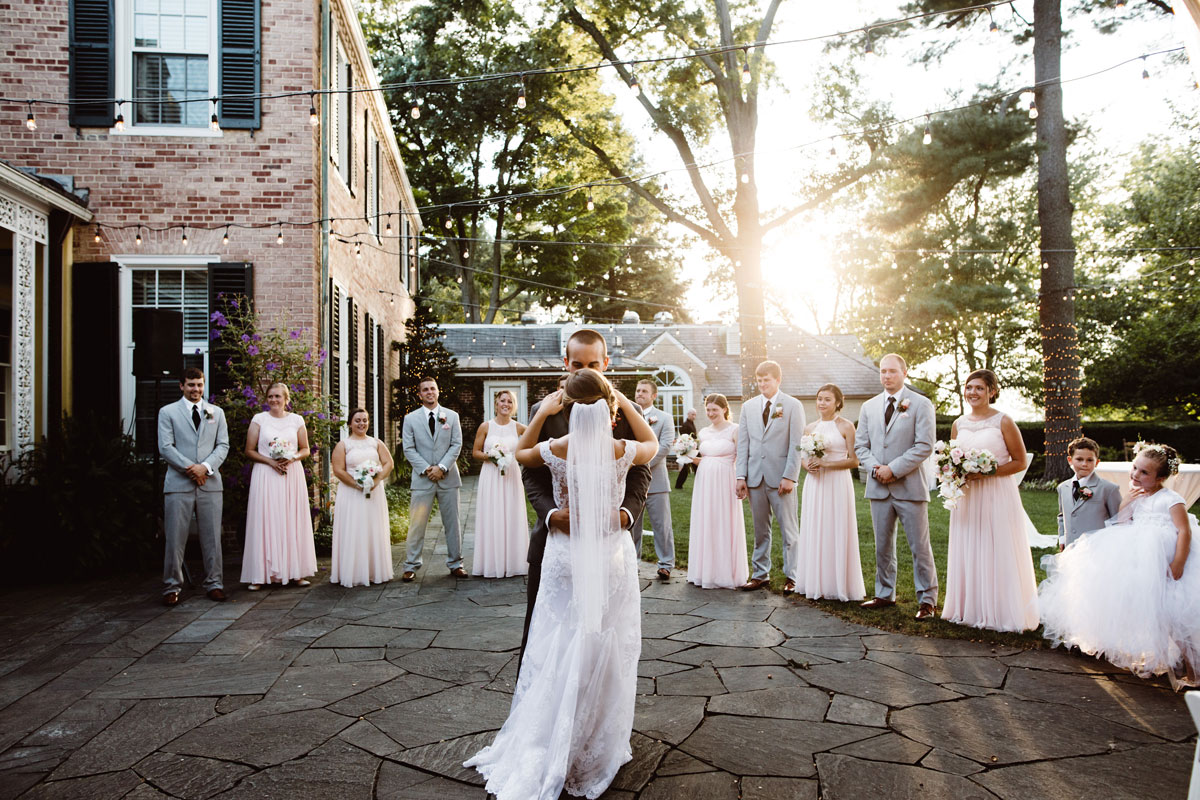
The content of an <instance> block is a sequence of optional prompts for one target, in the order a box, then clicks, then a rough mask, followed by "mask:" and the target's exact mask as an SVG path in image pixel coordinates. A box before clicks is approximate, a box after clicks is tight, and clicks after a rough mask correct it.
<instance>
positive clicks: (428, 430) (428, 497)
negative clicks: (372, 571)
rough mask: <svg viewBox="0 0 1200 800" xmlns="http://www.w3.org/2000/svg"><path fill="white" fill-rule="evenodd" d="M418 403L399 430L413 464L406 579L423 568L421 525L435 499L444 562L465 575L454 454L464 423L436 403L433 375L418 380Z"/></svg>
mask: <svg viewBox="0 0 1200 800" xmlns="http://www.w3.org/2000/svg"><path fill="white" fill-rule="evenodd" d="M417 395H418V396H419V397H420V398H421V407H420V408H418V409H416V410H415V411H410V412H409V413H408V415H407V416H405V417H404V425H403V426H402V429H401V430H402V435H403V441H404V458H405V459H407V460H408V463H409V464H411V465H412V482H411V483H410V487H411V489H412V499H411V500H410V501H409V507H408V508H409V523H408V548H407V552H406V554H405V560H404V574H403V575H401V576H400V580H402V581H405V582H408V581H411V580H412V579H413V578H415V577H417V570H418V569H420V568H421V550H422V549H424V547H425V528H426V526H427V525H428V524H429V516H430V514H432V513H433V501H434V500H435V499H436V500H437V502H438V510H439V511H440V512H441V515H442V531H443V532H444V533H445V534H446V566H447V567H448V568H449V569H450V575H451V576H453V577H455V578H466V577H469V576H468V575H467V571H466V570H465V569H463V558H462V544H461V538H460V537H459V530H458V489H459V487H460V486H462V478H461V477H460V476H459V474H458V454H459V452H460V451H461V450H462V426H461V425H460V424H459V421H458V414H456V413H455V412H453V411H451V410H450V409H448V408H443V407H442V406H440V405H438V385H437V381H436V380H434V379H433V378H422V379H421V382H420V383H419V384H417Z"/></svg>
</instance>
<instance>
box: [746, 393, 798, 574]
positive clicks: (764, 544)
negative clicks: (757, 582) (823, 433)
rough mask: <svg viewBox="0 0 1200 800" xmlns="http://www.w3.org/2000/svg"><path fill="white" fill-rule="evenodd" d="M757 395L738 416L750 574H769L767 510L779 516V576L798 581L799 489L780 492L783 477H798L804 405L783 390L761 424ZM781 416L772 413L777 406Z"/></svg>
mask: <svg viewBox="0 0 1200 800" xmlns="http://www.w3.org/2000/svg"><path fill="white" fill-rule="evenodd" d="M765 402H766V398H765V397H763V396H762V395H761V394H760V395H758V396H757V397H752V398H750V399H749V400H747V401H746V402H745V403H743V404H742V411H741V414H740V415H739V416H738V440H737V477H738V478H739V479H742V480H745V481H746V487H747V488H748V489H749V490H750V515H751V517H752V518H753V519H754V555H753V557H752V558H751V565H750V566H751V570H750V577H751V578H767V577H769V576H770V574H771V514H772V513H774V514H775V517H776V519H778V520H779V535H780V536H782V537H783V575H784V577H785V578H787V579H788V580H791V581H793V582H795V583H797V584H799V575H800V565H799V564H798V563H797V561H798V560H799V558H800V517H799V514H798V510H799V506H798V505H797V503H798V498H799V494H800V492H799V489H800V487H799V486H797V487H796V488H795V489H793V490H792V491H791V492H788V493H787V494H785V495H783V496H780V494H779V492H778V491H777V490H778V489H779V484H780V482H781V481H782V480H783V479H784V478H787V479H788V480H790V481H792V482H793V483H797V482H798V481H799V478H800V453H799V451H798V450H796V448H797V447H798V446H799V445H800V437H801V436H803V435H804V406H802V405H800V401H799V400H797V399H796V398H794V397H792V396H791V395H790V394H787V393H786V392H784V391H783V390H782V389H780V390H779V391H777V392H775V396H774V397H773V398H771V404H772V406H771V412H770V417H769V418H768V419H767V424H766V425H765V426H764V425H763V421H762V411H763V404H764V403H765ZM777 408H779V409H782V410H783V414H782V416H778V417H776V416H775V414H776V413H777V412H776V409H777Z"/></svg>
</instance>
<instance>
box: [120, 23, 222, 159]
mask: <svg viewBox="0 0 1200 800" xmlns="http://www.w3.org/2000/svg"><path fill="white" fill-rule="evenodd" d="M114 20H115V23H116V24H115V26H114V27H115V29H116V31H115V34H116V35H115V40H116V48H115V52H116V58H115V59H114V61H115V74H114V77H115V80H116V94H117V97H118V98H136V99H137V100H138V101H139V102H137V103H128V102H127V103H121V104H119V105H118V108H117V112H118V113H119V114H121V115H122V116H123V117H124V120H125V130H124V131H118V130H116V129H115V128H114V129H112V130H111V131H110V132H111V133H113V134H120V133H125V134H142V135H146V134H152V135H156V136H161V135H182V136H220V135H221V133H220V132H219V131H213V130H211V129H210V127H209V120H210V118H211V115H212V114H213V112H214V110H215V109H214V107H213V104H212V103H211V102H208V101H207V99H208V98H211V97H212V96H213V95H215V94H217V91H216V87H217V85H218V82H217V74H218V73H217V71H218V67H219V63H218V62H219V60H220V59H219V58H218V55H217V54H218V49H217V47H218V45H217V41H218V36H217V33H218V31H217V0H116V5H115V15H114ZM188 100H191V101H193V102H185V101H188Z"/></svg>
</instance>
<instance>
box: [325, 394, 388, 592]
mask: <svg viewBox="0 0 1200 800" xmlns="http://www.w3.org/2000/svg"><path fill="white" fill-rule="evenodd" d="M347 424H348V425H349V427H350V435H349V436H347V437H346V438H345V439H342V441H340V442H338V443H337V446H336V447H334V448H333V455H332V456H331V457H330V461H331V462H332V464H333V474H334V477H336V478H337V479H338V480H339V481H340V482H341V485H340V486H338V491H337V495H336V497H335V498H334V505H333V558H332V560H331V562H330V565H329V582H330V583H340V584H341V585H342V586H367V585H369V584H372V583H387V582H388V581H390V580H391V579H392V577H393V576H394V575H395V572H394V571H393V568H392V537H391V525H389V523H388V507H387V496H386V494H385V493H384V491H383V487H384V482H385V481H386V480H387V477H388V475H390V474H391V473H392V467H393V462H392V454H391V453H389V452H388V449H387V446H386V445H384V443H383V442H381V441H379V440H378V439H376V438H374V437H373V436H368V435H367V428H368V427H370V425H371V415H370V414H368V413H367V411H366V409H362V408H356V409H354V410H353V411H351V412H350V419H349V421H348V423H347ZM368 461H374V462H375V463H376V464H378V465H379V466H380V467H381V468H382V469H381V470H380V472H379V474H378V475H376V476H375V484H374V487H373V488H372V489H371V496H370V497H364V496H363V495H364V492H363V487H362V486H360V485H359V484H358V483H357V482H355V480H354V477H353V476H352V475H351V474H350V470H352V469H354V468H355V467H357V466H360V465H362V464H365V463H367V462H368Z"/></svg>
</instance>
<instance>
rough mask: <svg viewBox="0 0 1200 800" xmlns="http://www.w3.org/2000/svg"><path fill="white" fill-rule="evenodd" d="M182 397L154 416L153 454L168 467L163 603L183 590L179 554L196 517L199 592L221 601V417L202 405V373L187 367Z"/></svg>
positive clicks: (225, 443) (224, 449)
mask: <svg viewBox="0 0 1200 800" xmlns="http://www.w3.org/2000/svg"><path fill="white" fill-rule="evenodd" d="M179 389H180V391H181V392H182V393H183V397H181V398H179V400H177V401H176V402H174V403H171V404H170V405H168V406H163V407H162V408H161V409H159V412H158V452H159V453H161V454H162V457H163V459H164V460H165V461H166V462H167V476H166V478H165V480H164V481H163V523H164V528H165V532H166V545H165V548H164V553H163V583H164V584H165V586H164V588H163V596H162V601H163V605H165V606H173V605H176V604H178V603H179V592H180V590H181V589H182V588H183V551H184V549H185V548H186V547H187V539H188V529H189V528H190V527H191V524H192V516H193V515H195V517H196V522H197V526H198V528H199V531H200V552H201V553H202V554H203V556H204V588H205V590H206V591H207V593H208V599H209V600H213V601H215V602H218V603H219V602H221V601H223V600H224V599H225V588H224V585H225V584H224V578H223V575H222V572H223V569H222V566H223V565H222V561H221V505H222V502H221V501H222V497H223V494H224V493H223V492H222V486H221V473H220V471H219V470H220V469H221V464H223V463H224V462H225V456H227V455H228V454H229V429H228V427H226V425H225V413H224V412H223V411H221V409H219V408H217V407H216V406H214V405H212V404H211V403H206V402H204V373H203V372H201V371H200V370H198V369H196V368H195V367H188V368H187V369H186V370H184V372H183V377H182V378H181V379H180V380H179Z"/></svg>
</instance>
